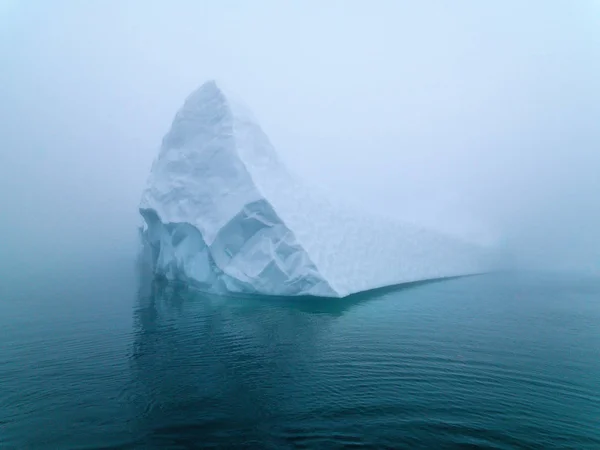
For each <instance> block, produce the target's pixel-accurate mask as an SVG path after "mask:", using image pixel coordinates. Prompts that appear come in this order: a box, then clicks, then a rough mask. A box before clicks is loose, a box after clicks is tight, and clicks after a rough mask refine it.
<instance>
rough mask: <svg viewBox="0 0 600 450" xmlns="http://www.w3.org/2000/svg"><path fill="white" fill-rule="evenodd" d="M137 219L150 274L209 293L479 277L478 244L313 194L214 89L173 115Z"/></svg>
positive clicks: (482, 263)
mask: <svg viewBox="0 0 600 450" xmlns="http://www.w3.org/2000/svg"><path fill="white" fill-rule="evenodd" d="M140 212H141V214H142V216H143V217H144V220H145V222H146V225H145V227H144V231H143V233H142V236H143V239H144V242H145V244H146V245H147V247H148V248H149V249H150V252H151V257H152V261H153V266H154V271H155V273H156V274H157V275H160V276H164V277H166V278H168V279H177V280H182V281H184V282H186V283H189V284H191V285H194V286H196V287H198V288H200V289H203V290H206V291H210V292H215V293H228V292H234V293H246V294H251V293H254V294H269V295H286V296H287V295H289V296H292V295H313V296H325V297H343V296H346V295H349V294H352V293H355V292H359V291H364V290H368V289H373V288H377V287H382V286H387V285H393V284H399V283H405V282H411V281H418V280H425V279H433V278H440V277H449V276H456V275H466V274H472V273H479V272H483V271H486V270H487V269H488V263H487V261H488V257H487V255H486V252H485V251H484V250H483V249H481V248H479V247H478V246H476V245H471V244H468V243H465V242H462V241H458V240H456V239H453V238H451V237H448V236H445V235H442V234H439V233H436V232H433V231H429V230H426V229H422V228H419V227H416V226H414V225H409V224H403V223H397V222H394V221H391V220H389V219H383V218H380V217H370V216H368V215H360V214H357V213H355V212H353V211H349V210H346V209H343V208H341V207H334V206H333V205H331V204H330V203H329V201H328V200H327V199H325V198H322V197H320V196H319V195H317V194H315V193H313V192H312V191H311V190H310V189H309V188H308V187H307V186H305V185H304V184H303V183H302V182H301V181H300V180H298V179H296V177H295V176H294V175H292V174H291V173H290V172H288V170H287V169H286V167H284V165H283V164H282V163H281V161H280V160H279V159H278V157H277V154H276V152H275V150H274V148H273V147H272V145H271V143H270V142H269V139H268V138H267V136H266V135H265V134H264V133H263V131H262V130H261V128H260V126H259V125H258V124H257V123H256V121H255V120H254V118H253V117H252V115H251V114H250V113H249V112H248V110H247V109H246V108H244V107H243V106H242V105H241V104H240V103H238V102H235V101H234V100H232V98H231V97H230V96H227V95H226V94H225V93H224V92H223V91H222V90H221V89H220V88H219V87H218V86H217V84H216V83H215V82H214V81H210V82H207V83H205V84H204V85H202V86H201V87H200V88H199V89H198V90H197V91H195V92H194V93H192V94H191V95H190V96H189V97H188V98H187V100H186V101H185V103H184V105H183V107H182V108H181V109H180V110H179V112H178V113H177V114H176V116H175V119H174V120H173V124H172V126H171V129H170V131H169V132H168V133H167V135H166V136H165V137H164V139H163V142H162V147H161V149H160V153H159V155H158V158H157V159H156V160H155V162H154V164H153V167H152V172H151V174H150V177H149V180H148V185H147V187H146V189H145V191H144V193H143V196H142V201H141V204H140Z"/></svg>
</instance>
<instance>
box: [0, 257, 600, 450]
mask: <svg viewBox="0 0 600 450" xmlns="http://www.w3.org/2000/svg"><path fill="white" fill-rule="evenodd" d="M0 448H2V449H5V448H6V449H13V448H14V449H100V448H102V449H109V448H110V449H138V448H139V449H159V448H168V449H188V448H267V449H268V448H277V449H280V448H407V449H418V448H435V449H445V448H448V449H454V448H457V449H458V448H493V449H562V448H565V449H566V448H571V449H599V448H600V279H599V278H597V277H592V276H585V275H566V274H563V275H556V274H546V275H544V274H495V275H484V276H477V277H466V278H459V279H453V280H448V281H442V282H435V283H425V284H417V285H413V286H408V287H405V288H400V289H391V290H383V291H379V292H372V293H367V294H362V295H358V296H355V297H352V298H348V299H340V300H310V301H306V300H302V301H299V300H294V299H286V300H283V299H269V298H224V297H215V296H206V295H203V294H200V293H197V292H194V291H190V290H186V289H185V288H183V287H180V286H172V285H171V286H170V285H164V284H157V283H154V284H152V283H151V282H150V280H148V279H146V277H144V276H141V275H140V274H139V273H138V272H137V271H136V268H135V264H133V262H132V261H129V260H127V259H125V260H121V261H115V262H114V263H111V264H108V263H107V264H105V265H103V264H96V265H95V266H94V267H93V268H92V267H91V266H90V267H87V268H86V267H85V266H78V267H69V268H68V270H67V268H66V267H65V268H61V267H54V268H51V270H50V268H49V270H48V272H47V273H46V274H45V275H40V276H38V277H35V278H33V279H25V280H24V279H19V278H18V277H3V278H2V280H1V281H0Z"/></svg>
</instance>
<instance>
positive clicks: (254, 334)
mask: <svg viewBox="0 0 600 450" xmlns="http://www.w3.org/2000/svg"><path fill="white" fill-rule="evenodd" d="M139 279H140V285H139V290H138V292H139V298H138V301H137V305H136V309H135V317H134V322H135V325H134V327H135V340H134V348H133V351H132V354H131V373H132V382H131V385H130V390H131V392H130V393H129V397H130V398H131V401H132V403H133V404H134V405H135V408H136V409H137V411H136V413H135V414H134V416H135V417H136V422H135V423H134V424H133V426H134V427H135V428H136V430H135V432H136V434H138V435H140V434H141V435H146V436H147V438H146V441H145V442H144V445H146V448H152V447H156V448H161V447H163V448H164V447H168V446H170V445H171V446H175V445H182V448H188V447H185V446H186V445H188V446H189V445H197V444H198V442H200V441H202V439H207V436H210V440H211V442H213V443H218V444H220V445H226V444H227V436H231V434H232V433H233V432H234V431H235V434H236V435H240V434H243V435H245V436H246V437H247V439H248V441H249V442H250V443H252V442H255V445H257V446H259V444H260V442H261V441H264V440H265V436H266V435H268V436H269V440H271V441H272V440H273V438H274V436H273V434H272V433H271V431H269V430H268V427H269V420H270V419H271V418H273V417H277V418H279V419H283V418H286V417H287V415H288V414H291V413H292V412H293V411H295V410H298V403H297V402H298V401H299V400H298V398H299V397H302V395H304V394H301V393H302V391H303V390H304V389H309V386H310V381H308V380H306V379H303V378H304V376H310V373H311V372H312V371H314V370H315V368H317V367H318V366H315V364H314V361H315V359H318V353H319V351H320V348H321V347H322V346H323V345H326V342H327V333H328V330H329V328H330V326H331V325H332V324H334V323H335V320H336V317H338V316H339V314H340V313H342V312H343V311H341V310H339V309H338V310H337V311H335V310H332V311H330V312H326V313H325V314H314V313H311V312H306V311H302V310H301V309H299V308H298V307H295V306H294V305H292V304H291V303H289V302H284V301H278V300H277V299H270V300H267V301H262V299H260V298H254V299H252V298H243V299H240V298H231V297H223V296H208V295H206V294H203V293H200V292H197V291H196V290H193V289H189V288H187V287H186V286H185V285H182V284H174V283H166V282H157V281H153V280H152V275H151V274H148V272H147V270H141V271H140V276H139ZM294 303H295V302H294ZM300 303H301V302H300ZM315 305H316V302H315ZM307 383H308V384H307ZM148 433H150V435H148ZM221 436H222V438H223V440H222V441H220V439H221ZM257 448H258V447H257Z"/></svg>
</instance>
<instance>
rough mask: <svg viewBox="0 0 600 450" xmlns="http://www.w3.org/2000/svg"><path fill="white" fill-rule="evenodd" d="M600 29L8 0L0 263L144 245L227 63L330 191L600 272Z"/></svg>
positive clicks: (298, 167) (444, 12) (275, 138)
mask: <svg viewBox="0 0 600 450" xmlns="http://www.w3.org/2000/svg"><path fill="white" fill-rule="evenodd" d="M599 30H600V2H598V1H593V0H590V1H585V0H581V1H577V2H565V1H559V0H556V1H553V0H538V1H533V0H532V1H527V2H523V1H521V0H510V1H507V0H502V1H496V0H494V1H489V2H482V1H478V0H465V1H461V2H445V1H441V0H440V1H433V0H429V1H419V2H412V1H395V0H390V1H371V2H366V1H328V2H318V1H304V2H285V1H276V0H273V1H259V2H243V1H214V2H193V1H173V2H167V1H160V2H159V1H116V0H115V1H110V0H106V1H96V2H78V1H59V0H56V1H52V2H46V1H42V0H38V1H28V2H19V1H17V0H13V1H10V0H9V1H7V0H0V138H1V142H2V146H1V148H0V189H1V191H0V207H1V211H2V221H1V225H0V236H1V237H0V248H1V252H2V255H1V257H0V270H9V269H10V270H12V272H11V273H16V272H21V273H30V272H32V271H33V269H32V267H34V266H36V264H37V265H38V266H40V267H42V265H45V266H58V265H60V264H61V263H63V262H64V261H67V260H68V261H79V262H81V263H83V262H86V263H89V264H96V263H97V264H101V263H103V262H104V261H110V260H111V258H114V257H115V255H116V256H118V257H122V258H129V257H130V255H131V254H132V251H134V246H135V233H136V226H137V225H138V224H139V223H141V221H140V219H138V212H137V204H138V201H139V198H140V194H141V191H142V189H143V187H144V183H145V180H146V177H147V175H148V171H149V169H150V165H151V163H152V160H153V158H154V157H155V156H156V154H157V151H158V147H159V145H160V142H161V138H162V136H163V135H164V133H165V132H166V131H167V130H168V127H169V126H170V122H171V120H172V118H173V115H174V114H175V112H176V110H177V109H178V108H179V106H180V105H181V104H182V102H183V100H184V99H185V97H186V96H187V95H188V94H189V93H190V92H191V91H192V90H194V89H195V88H196V87H198V86H199V85H200V84H201V83H203V82H204V81H206V80H208V79H213V78H214V79H217V80H219V81H221V82H223V83H224V84H225V85H226V86H227V87H228V88H230V89H231V90H234V91H235V92H236V93H237V94H238V95H239V96H240V97H242V98H243V99H244V101H245V102H246V103H247V104H248V105H249V106H250V107H251V109H252V110H253V111H254V113H255V115H256V116H257V117H258V119H259V120H260V122H261V124H262V126H263V128H264V130H265V131H266V133H267V134H268V135H269V137H270V139H271V141H272V142H273V144H274V146H275V147H276V149H277V150H278V152H279V153H280V155H281V157H282V158H283V159H284V161H285V162H286V163H287V164H288V165H289V166H290V167H291V168H292V170H294V171H295V172H297V173H298V174H299V175H300V176H302V177H303V178H305V179H306V180H307V181H308V182H310V183H311V184H314V185H316V186H319V187H320V188H321V189H323V190H324V191H326V192H328V193H329V194H330V195H331V196H333V197H339V198H340V199H344V200H348V201H351V202H353V203H355V205H356V206H357V207H358V208H363V209H364V210H370V211H375V212H385V213H386V214H392V215H395V216H398V217H400V218H403V219H406V220H412V221H420V222H422V223H425V224H427V225H428V226H434V227H438V228H440V229H444V230H446V231H448V232H452V233H456V234H459V235H462V236H466V237H470V238H473V239H476V240H480V241H485V242H494V243H495V244H496V245H499V246H501V248H502V249H503V250H504V251H507V252H509V253H510V254H511V255H512V257H513V259H514V261H515V262H516V263H517V264H518V265H519V266H520V267H527V268H544V269H567V270H575V269H576V270H595V271H597V270H600V238H599V237H600V232H599V230H600V127H599V126H598V123H599V120H600V31H599ZM40 262H41V263H42V265H40Z"/></svg>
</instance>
